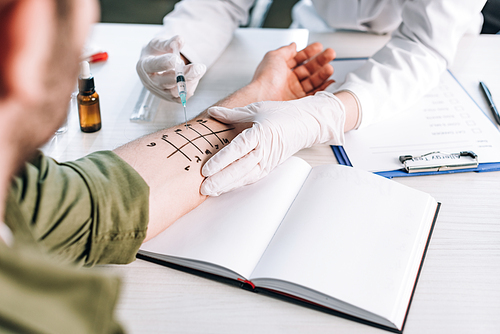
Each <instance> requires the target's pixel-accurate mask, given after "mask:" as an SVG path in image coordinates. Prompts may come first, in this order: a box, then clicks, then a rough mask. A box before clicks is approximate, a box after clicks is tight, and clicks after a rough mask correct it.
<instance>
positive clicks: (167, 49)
mask: <svg viewBox="0 0 500 334" xmlns="http://www.w3.org/2000/svg"><path fill="white" fill-rule="evenodd" d="M183 46H184V39H183V38H182V37H181V36H179V35H175V36H174V37H172V38H170V39H165V38H161V37H156V38H153V39H152V40H151V41H150V42H149V44H148V47H149V48H150V51H153V52H156V53H157V54H162V53H172V52H174V50H179V51H180V50H181V49H182V47H183Z"/></svg>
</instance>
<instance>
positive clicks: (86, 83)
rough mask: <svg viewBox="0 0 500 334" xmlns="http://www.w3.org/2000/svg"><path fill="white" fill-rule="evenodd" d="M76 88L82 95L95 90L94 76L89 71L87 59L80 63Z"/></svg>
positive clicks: (89, 93) (92, 92)
mask: <svg viewBox="0 0 500 334" xmlns="http://www.w3.org/2000/svg"><path fill="white" fill-rule="evenodd" d="M78 90H79V91H80V94H82V95H92V94H94V92H95V84H94V77H93V76H92V74H91V73H90V65H89V62H88V61H82V62H81V63H80V76H79V78H78Z"/></svg>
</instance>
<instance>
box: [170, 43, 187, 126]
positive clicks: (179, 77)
mask: <svg viewBox="0 0 500 334" xmlns="http://www.w3.org/2000/svg"><path fill="white" fill-rule="evenodd" d="M173 51H174V54H176V55H177V56H178V57H179V59H178V60H179V62H177V63H176V64H175V77H176V78H175V81H176V82H177V91H178V92H179V97H180V98H181V102H182V107H183V108H184V120H185V123H184V125H185V127H186V128H187V111H186V79H185V78H184V72H183V67H184V62H183V60H182V58H181V55H180V52H179V49H178V48H174V50H173Z"/></svg>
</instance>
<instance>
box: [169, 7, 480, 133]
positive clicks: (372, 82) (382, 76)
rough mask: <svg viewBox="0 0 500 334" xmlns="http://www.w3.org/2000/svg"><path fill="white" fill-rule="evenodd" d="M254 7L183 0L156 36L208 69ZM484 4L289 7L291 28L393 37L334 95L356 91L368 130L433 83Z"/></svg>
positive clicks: (475, 28) (477, 24) (477, 22)
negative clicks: (177, 43)
mask: <svg viewBox="0 0 500 334" xmlns="http://www.w3.org/2000/svg"><path fill="white" fill-rule="evenodd" d="M275 1H280V0H275ZM311 1H312V4H311ZM253 3H254V0H183V1H181V2H179V3H177V5H176V6H175V9H174V10H173V11H172V12H171V13H169V14H168V15H166V16H165V18H164V19H163V24H164V30H163V32H162V33H161V35H162V36H164V37H166V38H169V37H172V36H174V35H181V36H182V37H183V38H184V39H185V46H184V48H183V50H182V53H183V54H184V56H185V57H186V58H188V59H189V60H190V61H191V62H194V63H202V64H205V65H207V67H209V66H210V65H212V64H213V62H214V61H215V60H216V59H217V58H218V57H219V56H220V54H221V53H222V52H223V51H224V49H225V48H226V47H227V45H228V44H229V42H230V40H231V38H232V35H233V31H234V30H235V29H236V28H237V27H238V26H240V25H242V24H245V23H246V21H247V20H248V11H249V9H250V7H251V6H252V5H253ZM485 3H486V0H309V1H307V0H303V1H301V2H300V3H299V4H297V5H296V7H295V8H294V16H295V19H296V21H299V22H294V24H298V25H300V26H301V27H304V28H310V29H311V28H312V29H313V28H314V27H317V26H318V23H319V26H324V27H331V28H334V29H349V30H360V31H366V32H370V33H376V34H391V39H390V40H389V42H388V43H387V44H386V45H385V46H384V47H383V48H382V49H381V50H379V51H378V52H377V53H376V54H375V55H373V57H371V58H370V59H369V60H368V62H367V63H366V64H365V65H364V66H363V67H362V68H360V69H358V70H356V71H355V72H352V73H350V74H349V75H348V76H347V79H346V81H345V83H343V84H342V85H340V86H339V87H335V89H334V90H333V91H334V92H335V91H341V90H348V91H350V92H352V93H354V95H355V96H356V97H357V99H358V101H359V103H360V106H361V115H362V117H361V122H360V126H366V125H369V124H371V123H373V122H377V121H380V120H381V119H384V118H386V117H390V116H391V115H392V114H394V113H395V112H400V111H403V110H405V109H407V108H408V107H410V106H411V105H412V104H413V103H415V102H416V101H417V100H418V99H420V98H421V97H422V96H423V95H424V94H425V93H426V92H427V91H428V90H429V89H431V88H433V87H434V86H435V85H436V84H437V83H438V80H439V77H440V75H441V73H442V72H443V71H445V70H446V68H447V66H448V65H449V64H450V63H451V62H452V60H453V58H454V55H455V53H456V50H457V46H458V43H459V41H460V39H461V38H462V36H463V35H464V34H465V33H466V32H469V33H470V32H472V33H476V34H477V33H479V31H480V29H481V24H482V16H481V9H482V8H483V7H484V4H485ZM308 8H309V9H310V8H312V12H313V16H312V17H313V18H314V19H312V20H311V15H302V18H301V15H300V13H301V11H304V10H306V9H308ZM310 12H311V11H310ZM309 14H310V13H309ZM304 17H307V18H308V19H306V20H304ZM315 20H317V21H318V22H314V21H315ZM304 21H306V22H304ZM187 22H189V23H187ZM325 47H333V48H334V46H330V45H325ZM328 90H330V89H328Z"/></svg>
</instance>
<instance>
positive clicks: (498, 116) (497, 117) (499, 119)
mask: <svg viewBox="0 0 500 334" xmlns="http://www.w3.org/2000/svg"><path fill="white" fill-rule="evenodd" d="M479 86H480V87H481V90H482V91H483V93H484V96H485V97H486V99H487V100H488V104H489V107H490V110H491V112H492V113H493V116H494V117H495V121H497V124H498V125H500V114H499V113H498V109H497V107H496V106H495V103H494V102H493V97H492V96H491V93H490V90H489V89H488V87H486V85H485V84H484V82H482V81H479Z"/></svg>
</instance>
